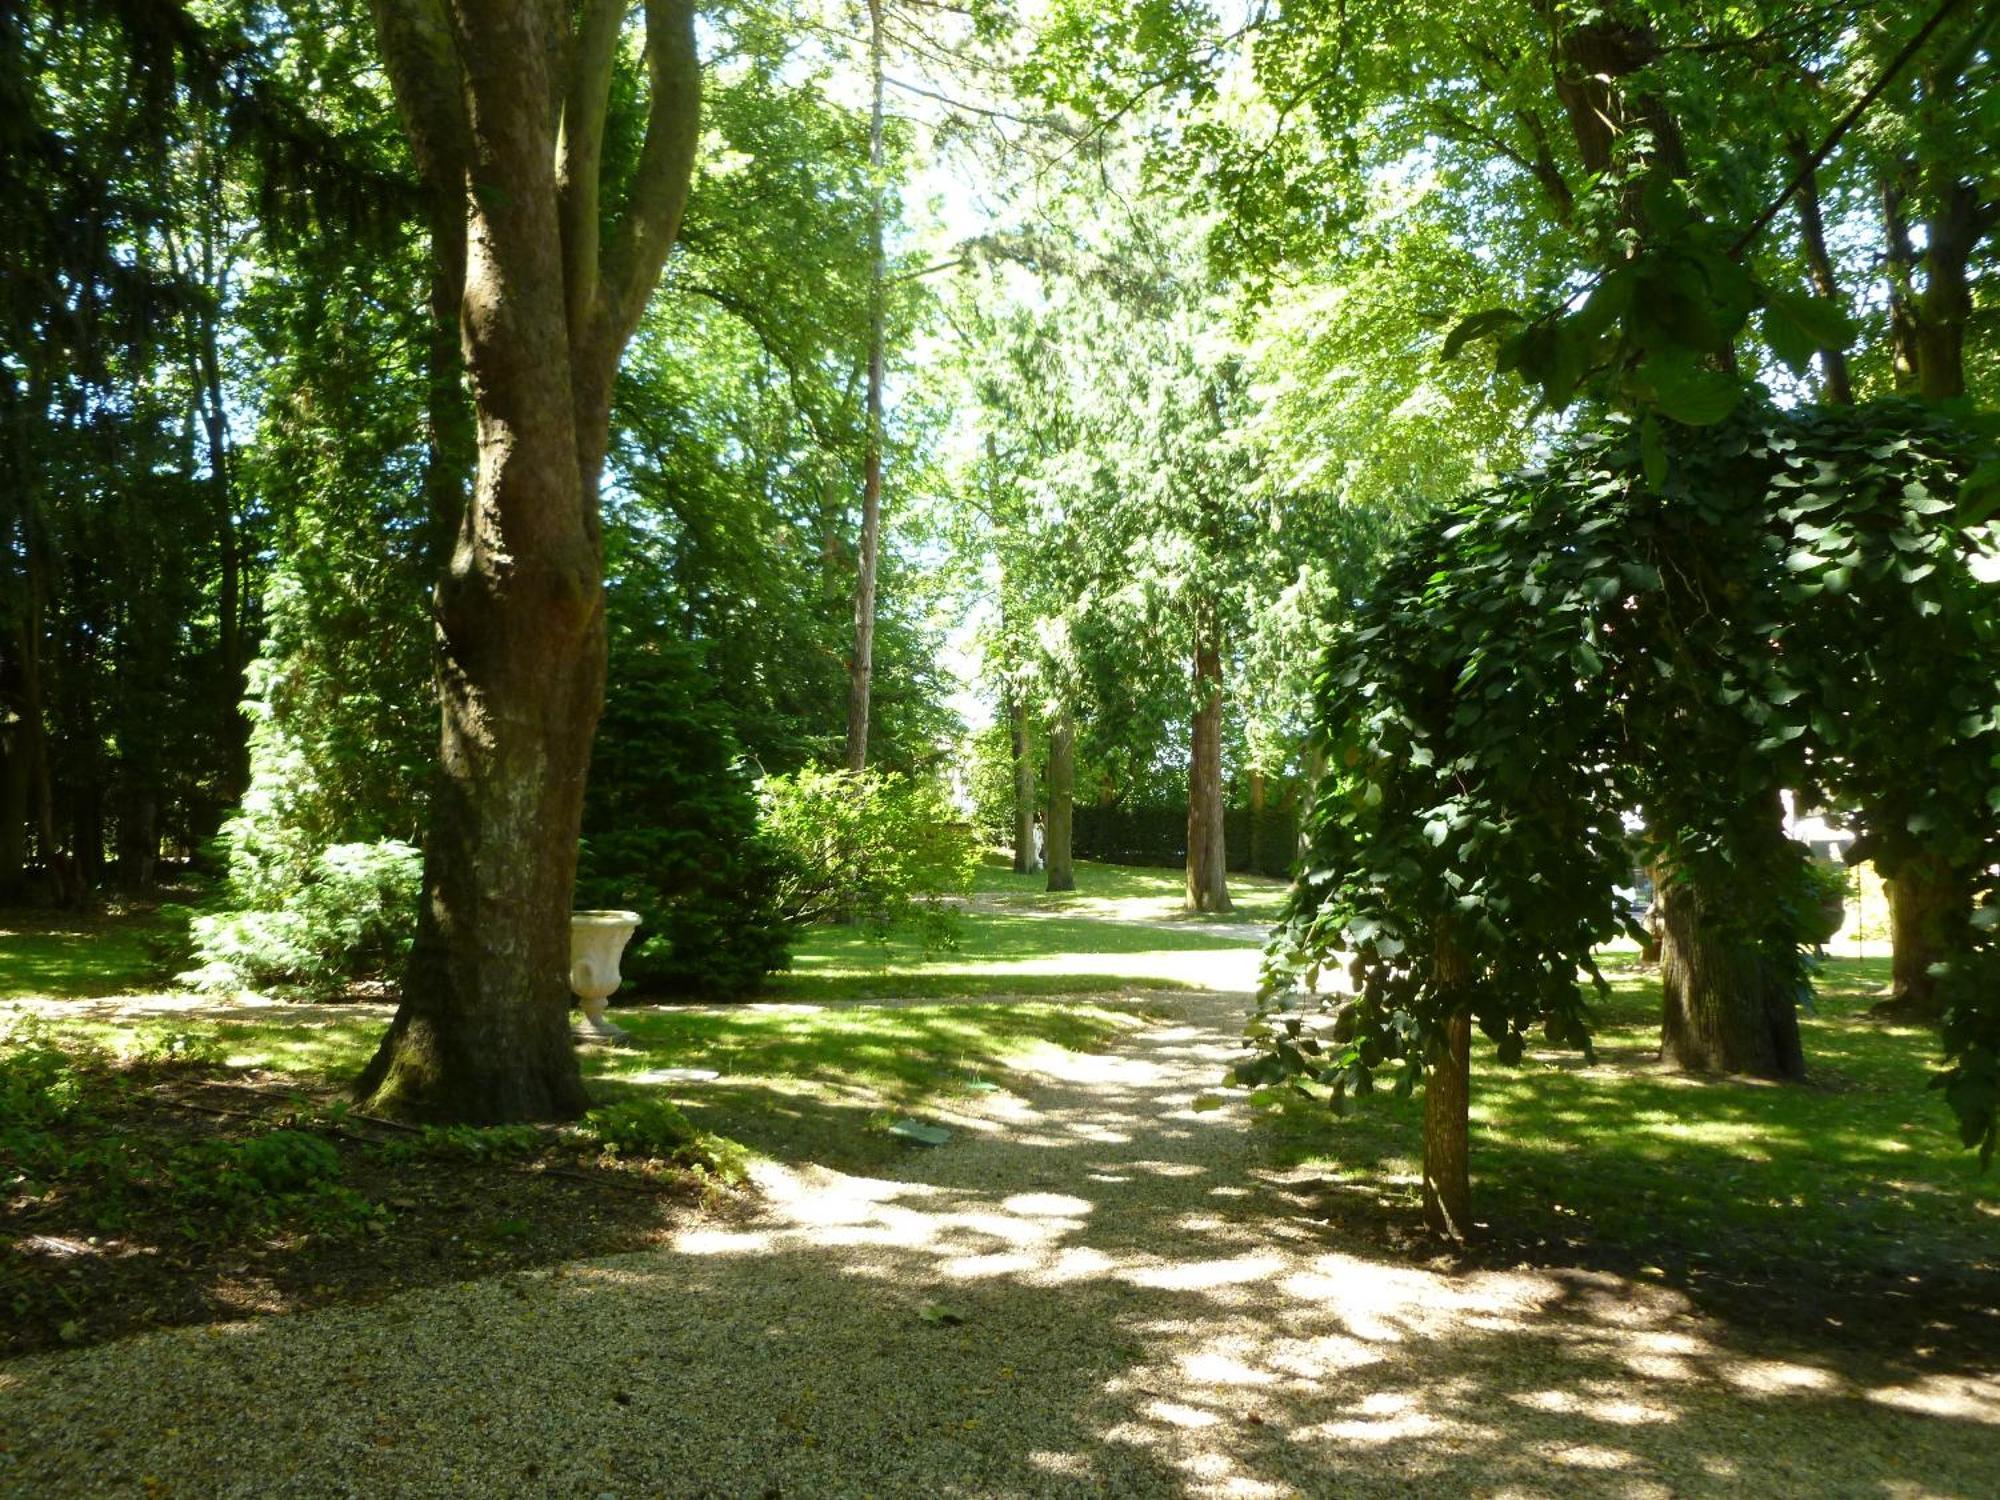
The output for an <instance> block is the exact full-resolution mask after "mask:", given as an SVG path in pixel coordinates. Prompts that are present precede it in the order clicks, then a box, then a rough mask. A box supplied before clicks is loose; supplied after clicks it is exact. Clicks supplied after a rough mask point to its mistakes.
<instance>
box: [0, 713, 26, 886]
mask: <svg viewBox="0 0 2000 1500" xmlns="http://www.w3.org/2000/svg"><path fill="white" fill-rule="evenodd" d="M6 702H7V704H8V706H9V707H10V708H11V707H13V706H14V704H15V702H16V699H15V696H14V694H13V693H11V692H10V693H9V694H8V695H7V698H6ZM33 769H34V767H33V766H32V765H31V763H30V760H29V749H28V737H27V735H26V734H25V733H24V732H23V730H22V728H21V726H20V724H18V723H15V724H10V725H6V726H0V903H10V904H11V903H13V902H16V901H19V900H20V899H21V897H22V895H23V894H24V893H25V890H26V886H27V873H28V791H29V788H30V785H31V782H32V772H33Z"/></svg>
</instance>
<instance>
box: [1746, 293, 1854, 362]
mask: <svg viewBox="0 0 2000 1500" xmlns="http://www.w3.org/2000/svg"><path fill="white" fill-rule="evenodd" d="M1764 307H1765V311H1766V313H1767V314H1775V315H1776V316H1777V318H1778V319H1779V320H1781V321H1783V322H1785V323H1789V324H1790V325H1791V326H1792V328H1794V329H1795V330H1797V335H1798V336H1799V337H1801V338H1804V339H1807V340H1809V341H1810V342H1811V344H1812V346H1813V348H1814V349H1845V348H1846V347H1847V346H1848V345H1849V344H1851V343H1853V342H1854V320H1853V319H1852V318H1850V317H1848V316H1847V313H1846V310H1845V309H1843V308H1842V307H1841V306H1840V305H1839V304H1838V303H1836V302H1834V301H1832V300H1831V299H1830V298H1826V297H1809V296H1807V295H1805V294H1804V293H1803V292H1766V293H1765V295H1764ZM1766 324H1767V326H1768V324H1769V318H1768V317H1767V318H1766ZM1774 347H1775V346H1774Z"/></svg>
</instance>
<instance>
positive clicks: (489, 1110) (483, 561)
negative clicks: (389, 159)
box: [359, 0, 700, 1123]
mask: <svg viewBox="0 0 2000 1500" xmlns="http://www.w3.org/2000/svg"><path fill="white" fill-rule="evenodd" d="M625 9H626V7H625V6H624V4H623V3H622V0H585V3H584V5H583V6H582V7H581V10H580V14H579V16H578V17H577V20H576V28H575V31H576V34H575V37H574V38H572V37H571V36H570V34H569V31H570V28H569V25H568V24H567V23H568V19H569V12H568V8H567V7H559V6H555V5H551V4H547V3H537V0H453V3H452V4H451V6H450V7H449V9H448V10H447V9H446V7H445V6H444V5H442V4H440V3H439V0H377V3H376V22H377V36H378V39H379V41H380V44H381V48H382V53H383V60H384V62H385V64H386V65H387V68H388V72H389V76H390V79H391V82H392V85H393V86H394V88H395V92H396V97H397V104H398V108H399V111H400V112H401V113H402V115H403V119H404V124H405V127H406V130H407V131H408V133H409V135H410V138H411V144H412V148H413V151H414V153H415V155H416V157H417V160H418V165H419V168H420V170H421V171H422V173H423V175H424V179H425V183H426V186H427V189H428V190H429V191H430V192H431V193H433V194H434V195H436V196H437V197H438V199H439V201H440V203H443V202H456V203H457V204H458V205H459V208H458V210H457V211H458V213H459V214H461V215H462V221H463V223H464V226H465V233H464V239H463V245H464V253H463V264H464V281H463V296H462V302H461V307H460V319H459V321H460V326H461V329H462V341H463V353H464V360H465V366H466V370H467V373H468V375H469V376H470V385H471V389H472V392H473V400H474V409H475V413H476V423H477V442H478V461H477V473H476V479H475V482H474V485H473V490H472V494H471V497H470V499H469V501H468V502H467V503H466V505H465V506H464V508H463V513H462V515H461V517H460V518H459V524H458V527H457V531H456V536H455V539H454V543H453V545H452V548H451V553H450V558H449V561H448V563H447V564H446V567H445V569H444V572H443V576H442V578H441V580H440V582H439V585H438V589H437V595H436V601H435V612H436V621H437V674H436V680H437V692H438V699H439V702H440V705H441V708H442V732H441V738H440V753H439V767H438V774H437V781H436V784H435V788H434V791H433V793H432V798H431V806H430V827H429V830H428V833H427V837H426V840H425V850H424V892H423V904H422V908H421V912H420V915H419V920H418V928H417V938H416V943H415V947H414V950H413V952H412V954H411V958H410V963H409V968H408V970H407V972H406V975H405V979H404V988H403V1002H402V1005H401V1007H400V1008H399V1009H398V1011H397V1013H396V1018H395V1021H394V1022H393V1023H392V1025H391V1027H390V1030H389V1034H388V1035H387V1036H386V1037H385V1038H384V1039H383V1042H382V1045H381V1048H380V1050H379V1051H378V1052H377V1053H376V1056H375V1059H374V1061H373V1062H371V1063H370V1064H369V1066H368V1068H367V1069H366V1071H365V1072H364V1073H363V1075H362V1077H361V1080H360V1082H359V1091H360V1093H361V1094H362V1096H363V1097H364V1098H366V1099H367V1100H368V1101H369V1105H370V1107H371V1108H373V1109H375V1110H377V1111H382V1112H386V1113H390V1114H394V1115H398V1116H402V1117H405V1118H420V1119H444V1120H462V1121H468V1122H473V1123H490V1122H496V1121H505V1120H526V1119H551V1118H565V1117H569V1116H574V1115H576V1114H579V1113H581V1112H582V1110H583V1108H584V1106H585V1103H586V1099H585V1095H584V1090H583V1082H582V1077H581V1074H580V1073H579V1071H578V1068H577V1062H576V1056H575V1051H574V1048H573V1046H572V1043H571V1040H570V1036H569V1027H568V1020H567V1013H568V1010H569V1003H570V996H569V984H568V971H569V909H570V896H571V889H572V886H573V885H574V881H575V874H576V857H577V836H578V830H579V828H580V825H581V818H582V808H583V790H584V780H585V775H586V772H587V769H588V765H589V757H590V742H591V738H592V735H593V733H594V731H595V728H596V724H597V717H598V714H599V711H600V710H601V708H602V703H603V689H604V673H605V630H604V602H603V587H602V569H603V557H602V541H601V537H600V533H599V520H598V487H599V483H600V480H601V475H602V470H603V462H604V453H605V448H606V445H607V443H608V440H609V422H610V395H611V384H612V379H613V377H614V375H615V373H616V370H617V365H618V358H619V355H620V354H621V352H622V351H623V349H624V346H625V344H626V342H627V341H628V340H629V339H630V337H631V334H632V331H633V329H634V328H635V327H636V326H637V323H638V321H639V318H640V316H641V314H642V313H643V311H644V307H645V302H646V299H647V297H648V296H649V295H650V293H651V290H652V288H653V286H654V285H655V283H656V282H657V281H658V278H659V273H660V269H661V266H662V264H663V263H664V260H665V257H666V254H667V252H668V250H669V249H670V248H671V246H672V243H673V241H674V238H675V236H676V235H677V233H678V231H679V225H680V218H681V212H682V209H683V208H684V206H685V204H686V199H687V190H688V184H689V181H690V178H691V176H692V172H693V163H694V149H695V141H696V134H697V122H698V114H699V88H700V80H699V72H698V66H697V62H696V53H695V40H694V18H693V11H692V7H691V5H690V4H688V3H687V0H648V3H647V5H646V31H647V47H646V65H647V69H648V74H649V84H650V91H651V97H650V104H649V115H648V119H647V124H646V131H645V137H644V141H643V143H642V145H641V147H640V154H639V160H638V164H637V167H636V168H635V170H634V173H633V179H632V186H631V189H630V193H629V196H628V201H627V203H626V205H625V208H624V210H623V213H622V215H621V216H620V217H619V218H618V219H617V220H616V222H614V223H612V224H610V225H608V226H607V225H605V224H604V223H603V218H604V216H603V215H602V213H601V212H600V206H599V204H600V184H599V182H598V178H597V173H598V171H599V166H600V157H601V149H600V148H601V137H602V131H603V125H604V118H605V100H606V99H607V98H608V94H609V90H610V87H611V81H612V70H613V67H614V65H615V58H616V50H617V49H616V46H615V43H616V38H617V32H618V29H619V27H620V26H621V25H622V22H623V18H624V14H625ZM607 38H608V40H607ZM433 222H434V223H439V224H446V225H448V224H449V223H450V219H449V218H448V217H447V216H445V215H443V214H439V215H435V216H434V219H433ZM600 235H606V236H608V239H607V241H606V242H604V243H600ZM448 238H449V236H448ZM455 243H456V240H455V239H451V240H450V243H447V245H446V246H445V247H444V248H445V254H446V255H447V256H448V255H449V254H450V253H451V248H452V244H455ZM441 258H442V257H441ZM444 274H445V275H446V276H449V274H450V271H449V266H448V265H447V268H446V270H445V273H444Z"/></svg>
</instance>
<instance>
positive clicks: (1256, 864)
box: [1070, 803, 1299, 880]
mask: <svg viewBox="0 0 2000 1500" xmlns="http://www.w3.org/2000/svg"><path fill="white" fill-rule="evenodd" d="M1222 833H1223V840H1224V842H1225V843H1226V844H1227V846H1228V850H1229V868H1230V869H1232V870H1235V871H1238V872H1243V871H1254V872H1255V873H1257V874H1259V875H1273V876H1276V877H1278V878H1279V879H1281V880H1282V879H1285V878H1287V877H1288V876H1290V875H1291V873H1292V858H1293V856H1294V855H1295V854H1296V853H1297V852H1298V843H1299V820H1298V815H1297V813H1296V812H1295V811H1294V810H1293V809H1291V808H1289V807H1283V806H1277V807H1266V808H1265V809H1264V810H1263V811H1262V812H1255V813H1253V812H1252V811H1251V810H1250V809H1249V808H1247V807H1232V808H1230V809H1228V810H1227V811H1226V812H1225V813H1224V814H1223V825H1222ZM1070 847H1071V851H1072V852H1073V853H1074V855H1075V856H1076V858H1078V859H1094V860H1100V861H1103V862H1104V863H1106V864H1117V865H1185V864H1186V863H1187V806H1186V804H1185V803H1156V804H1150V805H1145V806H1133V805H1129V804H1125V803H1114V804H1112V805H1111V806H1108V807H1099V806H1089V807H1085V806H1082V805H1079V806H1078V807H1077V809H1076V821H1075V825H1074V828H1073V830H1072V833H1071V845H1070Z"/></svg>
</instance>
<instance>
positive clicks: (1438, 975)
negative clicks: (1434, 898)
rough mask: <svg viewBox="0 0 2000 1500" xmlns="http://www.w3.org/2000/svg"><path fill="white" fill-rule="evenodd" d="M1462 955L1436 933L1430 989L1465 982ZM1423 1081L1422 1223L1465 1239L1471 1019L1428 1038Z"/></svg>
mask: <svg viewBox="0 0 2000 1500" xmlns="http://www.w3.org/2000/svg"><path fill="white" fill-rule="evenodd" d="M1469 977H1470V976H1469V975H1468V974H1467V972H1466V964H1465V956H1464V954H1463V953H1461V952H1460V951H1459V949H1458V948H1457V946H1456V945H1455V944H1454V943H1453V942H1452V940H1451V938H1450V936H1449V934H1445V933H1440V934H1439V936H1438V941H1437V952H1436V954H1435V955H1434V957H1433V959H1432V968H1431V987H1432V989H1433V991H1434V992H1435V993H1437V994H1439V995H1442V996H1447V997H1448V996H1450V995H1451V994H1452V993H1453V992H1454V991H1456V990H1458V989H1460V988H1462V987H1463V986H1464V985H1465V983H1466V981H1467V980H1468V979H1469ZM1426 1064H1427V1071H1426V1073H1425V1077H1424V1223H1425V1225H1426V1226H1428V1227H1429V1228H1430V1229H1431V1230H1432V1231H1433V1232H1434V1233H1437V1234H1442V1235H1446V1236H1448V1237H1450V1238H1451V1239H1454V1240H1464V1239H1466V1238H1467V1237H1468V1236H1469V1234H1470V1232H1471V1228H1472V1164H1471V1156H1472V1149H1471V1103H1472V1016H1471V1013H1470V1012H1468V1011H1465V1010H1463V1009H1455V1010H1453V1011H1451V1012H1450V1015H1449V1018H1448V1019H1447V1020H1446V1021H1445V1022H1444V1025H1443V1028H1442V1029H1441V1030H1440V1031H1439V1032H1438V1034H1437V1035H1436V1036H1435V1037H1434V1038H1433V1039H1432V1041H1431V1047H1430V1054H1429V1056H1428V1057H1427V1059H1426Z"/></svg>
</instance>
